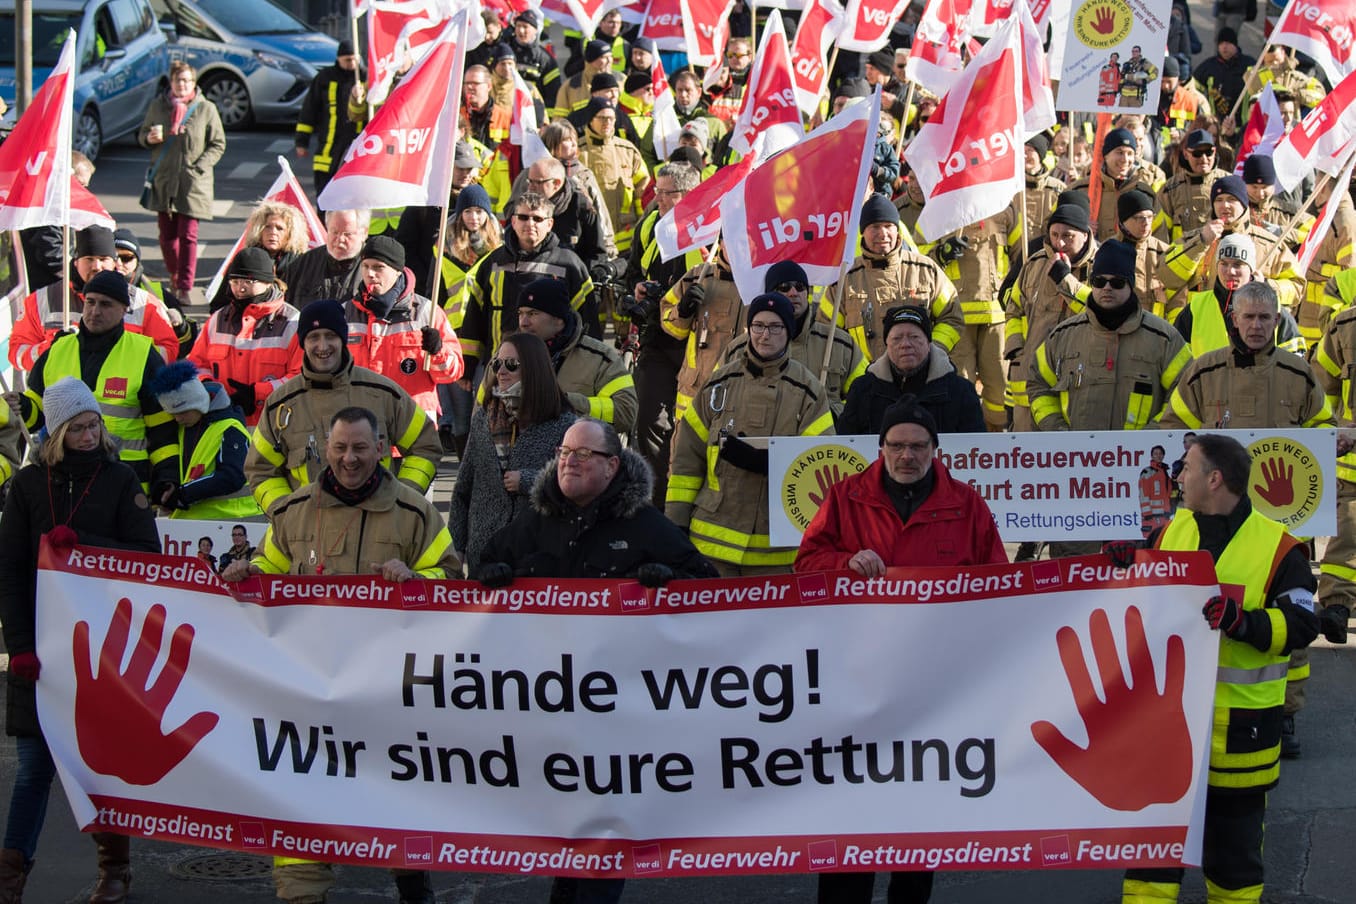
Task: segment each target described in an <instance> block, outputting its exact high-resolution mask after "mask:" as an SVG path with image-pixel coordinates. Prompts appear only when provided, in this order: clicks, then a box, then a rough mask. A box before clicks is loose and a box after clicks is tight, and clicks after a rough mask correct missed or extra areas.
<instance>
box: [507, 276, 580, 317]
mask: <svg viewBox="0 0 1356 904" xmlns="http://www.w3.org/2000/svg"><path fill="white" fill-rule="evenodd" d="M523 308H531V309H532V310H534V311H541V312H542V313H543V314H550V315H551V316H552V317H555V318H556V319H557V320H564V321H567V322H568V321H569V319H570V290H569V288H568V287H567V286H566V285H565V283H564V282H562V281H561V280H559V279H550V278H543V279H534V280H532V282H530V283H528V284H527V285H526V286H524V287H523V291H522V293H521V294H520V295H519V296H518V309H519V310H522V309H523Z"/></svg>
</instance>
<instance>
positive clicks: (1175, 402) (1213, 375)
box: [1160, 343, 1336, 430]
mask: <svg viewBox="0 0 1356 904" xmlns="http://www.w3.org/2000/svg"><path fill="white" fill-rule="evenodd" d="M1160 425H1161V426H1162V427H1164V428H1166V429H1186V430H1199V429H1201V428H1202V427H1204V428H1205V429H1207V430H1210V429H1215V430H1224V429H1235V430H1236V429H1241V428H1248V427H1259V428H1260V427H1333V426H1336V421H1335V420H1334V419H1333V413H1332V408H1331V407H1330V406H1329V405H1328V400H1327V398H1326V397H1325V396H1324V394H1323V390H1322V388H1321V387H1320V386H1319V385H1318V380H1317V378H1316V377H1315V376H1314V372H1313V371H1312V370H1311V369H1310V368H1309V365H1308V364H1307V363H1306V362H1305V360H1304V359H1303V358H1301V357H1300V356H1299V355H1296V354H1293V353H1291V352H1287V351H1282V350H1280V349H1278V348H1276V345H1275V343H1268V345H1267V347H1266V348H1264V349H1262V350H1261V351H1259V352H1251V351H1247V350H1245V349H1244V348H1243V347H1242V346H1241V345H1230V346H1228V347H1225V348H1217V349H1215V350H1214V351H1210V352H1206V353H1205V354H1204V355H1201V356H1200V357H1199V358H1195V359H1193V360H1192V362H1191V363H1190V364H1188V365H1187V368H1186V370H1184V371H1183V372H1182V378H1181V379H1180V380H1178V381H1177V388H1176V389H1174V390H1173V392H1172V398H1171V399H1170V400H1169V402H1168V407H1167V409H1165V410H1164V412H1163V419H1162V421H1161V422H1160Z"/></svg>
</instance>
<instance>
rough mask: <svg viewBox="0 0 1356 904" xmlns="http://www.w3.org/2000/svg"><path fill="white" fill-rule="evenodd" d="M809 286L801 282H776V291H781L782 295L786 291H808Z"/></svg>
mask: <svg viewBox="0 0 1356 904" xmlns="http://www.w3.org/2000/svg"><path fill="white" fill-rule="evenodd" d="M809 288H810V287H809V286H807V285H806V284H805V283H803V282H784V283H778V284H777V291H778V292H781V293H782V294H783V295H785V294H786V293H787V292H805V291H808V290H809Z"/></svg>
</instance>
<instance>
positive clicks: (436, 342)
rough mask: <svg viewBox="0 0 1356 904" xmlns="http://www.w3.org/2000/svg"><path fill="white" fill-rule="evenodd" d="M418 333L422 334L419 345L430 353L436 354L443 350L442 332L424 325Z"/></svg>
mask: <svg viewBox="0 0 1356 904" xmlns="http://www.w3.org/2000/svg"><path fill="white" fill-rule="evenodd" d="M420 335H422V336H423V339H422V341H420V343H419V346H420V348H422V349H423V350H424V351H426V352H428V353H429V354H430V355H436V354H438V352H440V351H442V350H443V334H442V333H440V332H438V330H437V329H435V328H434V327H431V326H426V327H424V328H423V329H422V330H420Z"/></svg>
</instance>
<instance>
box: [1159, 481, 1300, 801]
mask: <svg viewBox="0 0 1356 904" xmlns="http://www.w3.org/2000/svg"><path fill="white" fill-rule="evenodd" d="M1154 546H1155V548H1157V549H1170V550H1174V549H1175V550H1194V549H1205V550H1208V551H1209V552H1210V553H1211V555H1212V556H1213V557H1214V559H1215V573H1216V574H1218V575H1219V581H1220V583H1221V584H1228V585H1233V586H1239V587H1242V588H1243V599H1242V600H1241V602H1242V603H1243V610H1244V613H1245V615H1247V617H1248V618H1249V623H1250V626H1251V627H1253V630H1252V631H1250V634H1254V635H1256V640H1255V642H1244V641H1238V640H1234V639H1233V638H1231V637H1228V636H1226V635H1224V634H1223V633H1222V632H1221V634H1220V639H1219V669H1218V672H1217V677H1216V684H1215V716H1214V725H1213V729H1212V732H1211V741H1210V773H1209V778H1208V779H1207V780H1208V782H1209V785H1210V788H1211V790H1212V791H1231V790H1235V791H1259V790H1265V789H1267V788H1271V787H1273V786H1275V784H1276V782H1277V781H1278V780H1279V779H1280V754H1281V715H1282V712H1281V711H1282V708H1283V706H1284V703H1285V676H1286V672H1287V670H1288V667H1289V659H1290V654H1291V653H1292V652H1293V651H1295V650H1302V649H1304V648H1305V647H1307V646H1308V645H1309V644H1310V643H1311V642H1312V641H1313V639H1314V638H1315V637H1316V636H1317V634H1318V617H1317V616H1316V615H1315V614H1314V612H1313V611H1312V607H1313V605H1314V599H1313V592H1314V588H1315V581H1314V578H1313V575H1312V574H1311V573H1310V571H1309V560H1308V555H1307V554H1306V553H1305V552H1304V551H1303V547H1302V546H1301V544H1300V541H1299V540H1296V539H1295V538H1294V537H1292V536H1291V535H1290V534H1288V533H1286V530H1285V528H1284V527H1282V526H1281V525H1280V524H1278V523H1276V522H1275V521H1272V520H1271V519H1270V518H1266V517H1264V516H1263V515H1261V514H1259V513H1258V512H1257V511H1255V510H1254V509H1253V507H1252V504H1251V503H1250V502H1249V501H1248V497H1246V496H1244V497H1243V498H1242V499H1240V500H1239V503H1238V506H1237V507H1236V508H1235V509H1234V510H1233V511H1232V512H1231V513H1229V514H1228V515H1198V514H1196V513H1194V512H1192V511H1191V510H1189V509H1179V510H1178V512H1177V514H1176V516H1175V517H1173V519H1172V522H1171V523H1169V524H1168V526H1167V527H1166V528H1164V529H1163V531H1162V532H1161V533H1159V534H1158V536H1157V538H1156V539H1155V543H1154ZM1253 614H1257V615H1258V616H1260V617H1254V616H1253ZM1253 639H1254V638H1253V637H1251V636H1250V637H1249V641H1253Z"/></svg>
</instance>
